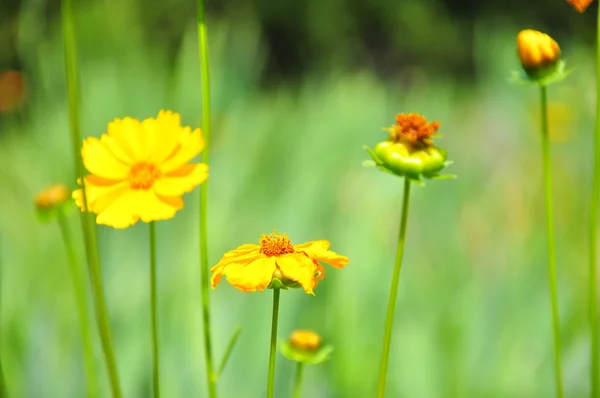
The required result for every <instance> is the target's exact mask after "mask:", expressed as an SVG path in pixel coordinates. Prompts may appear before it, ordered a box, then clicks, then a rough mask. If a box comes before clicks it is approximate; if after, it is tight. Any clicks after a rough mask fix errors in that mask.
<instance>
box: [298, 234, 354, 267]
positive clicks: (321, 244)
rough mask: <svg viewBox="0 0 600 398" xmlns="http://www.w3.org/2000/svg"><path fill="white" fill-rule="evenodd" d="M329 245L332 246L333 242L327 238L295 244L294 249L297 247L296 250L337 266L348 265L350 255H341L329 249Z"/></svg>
mask: <svg viewBox="0 0 600 398" xmlns="http://www.w3.org/2000/svg"><path fill="white" fill-rule="evenodd" d="M329 246H331V244H330V243H329V242H328V241H326V240H316V241H313V242H307V243H303V244H301V245H296V246H294V249H296V251H302V252H304V253H306V254H308V255H309V256H312V257H314V258H316V259H317V260H319V261H323V262H324V263H326V264H329V265H331V266H333V267H335V268H343V267H345V266H346V265H348V257H344V256H341V255H339V254H337V253H335V252H332V251H330V250H328V249H329Z"/></svg>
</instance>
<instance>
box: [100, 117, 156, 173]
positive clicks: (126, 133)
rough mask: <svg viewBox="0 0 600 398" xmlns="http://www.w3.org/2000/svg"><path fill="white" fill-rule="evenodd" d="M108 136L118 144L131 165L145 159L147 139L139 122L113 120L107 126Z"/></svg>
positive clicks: (128, 119) (133, 120)
mask: <svg viewBox="0 0 600 398" xmlns="http://www.w3.org/2000/svg"><path fill="white" fill-rule="evenodd" d="M108 135H109V136H111V137H113V138H114V139H115V140H116V141H117V142H118V144H119V146H120V147H121V149H122V150H123V152H125V153H126V154H127V156H128V157H129V158H130V159H131V160H132V162H133V163H138V162H143V161H145V160H146V159H147V155H148V145H147V142H146V139H147V137H146V134H145V133H144V129H143V128H142V125H141V123H140V122H139V120H136V119H133V118H130V117H126V118H124V119H115V120H113V121H112V122H110V123H109V124H108Z"/></svg>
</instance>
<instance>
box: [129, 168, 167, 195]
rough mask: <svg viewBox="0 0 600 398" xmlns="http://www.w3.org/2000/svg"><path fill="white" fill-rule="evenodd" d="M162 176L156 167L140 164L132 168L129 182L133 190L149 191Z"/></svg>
mask: <svg viewBox="0 0 600 398" xmlns="http://www.w3.org/2000/svg"><path fill="white" fill-rule="evenodd" d="M160 176H161V173H160V170H158V168H156V167H155V166H154V165H152V164H148V163H138V164H136V165H134V166H133V167H131V171H130V172H129V178H128V180H129V184H130V185H131V188H133V189H149V188H150V187H152V184H154V181H156V180H157V179H158V178H160Z"/></svg>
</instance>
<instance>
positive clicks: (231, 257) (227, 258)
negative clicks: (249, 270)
mask: <svg viewBox="0 0 600 398" xmlns="http://www.w3.org/2000/svg"><path fill="white" fill-rule="evenodd" d="M248 246H254V247H248ZM258 249H259V247H258V246H257V245H242V246H240V247H238V248H237V249H234V250H231V251H229V252H227V253H225V254H224V255H223V258H221V260H220V261H219V262H218V263H217V265H215V266H214V267H212V268H211V269H210V272H212V273H213V276H212V278H211V279H210V283H211V286H212V288H213V289H214V288H215V287H216V286H217V284H218V283H219V282H220V281H221V275H222V274H223V270H224V268H225V267H226V266H228V265H229V264H232V263H238V264H248V263H250V262H252V261H254V260H257V259H258V258H260V257H264V255H262V254H261V253H260V252H259V250H258Z"/></svg>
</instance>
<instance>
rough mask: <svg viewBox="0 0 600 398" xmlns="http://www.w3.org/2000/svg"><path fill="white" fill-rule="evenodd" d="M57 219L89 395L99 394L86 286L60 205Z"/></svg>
mask: <svg viewBox="0 0 600 398" xmlns="http://www.w3.org/2000/svg"><path fill="white" fill-rule="evenodd" d="M57 220H58V225H59V227H60V232H61V235H62V240H63V245H64V248H65V253H66V255H67V262H68V263H69V269H70V271H71V278H72V279H73V291H74V293H75V304H76V306H77V312H78V313H79V322H80V327H81V341H82V343H83V358H84V364H85V373H86V379H87V396H88V397H97V396H98V378H97V376H96V366H95V365H94V346H93V344H92V335H91V331H90V324H89V313H88V306H87V300H86V297H85V293H84V288H83V285H82V283H81V274H80V273H79V268H78V266H77V256H76V255H75V248H74V246H73V236H72V235H71V231H70V229H69V225H68V223H67V218H66V216H65V213H64V210H63V209H62V208H61V207H60V206H59V207H58V208H57Z"/></svg>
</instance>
